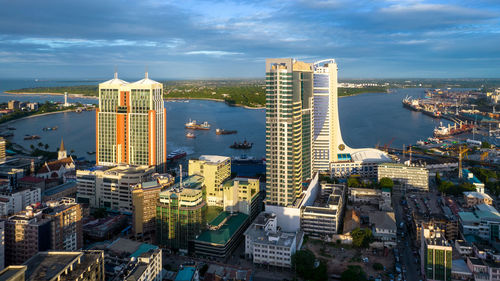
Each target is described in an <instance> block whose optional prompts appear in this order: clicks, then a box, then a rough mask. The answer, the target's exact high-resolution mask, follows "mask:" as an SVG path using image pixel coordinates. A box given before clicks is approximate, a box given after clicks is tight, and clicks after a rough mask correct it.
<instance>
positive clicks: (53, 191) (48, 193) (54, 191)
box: [43, 181, 76, 196]
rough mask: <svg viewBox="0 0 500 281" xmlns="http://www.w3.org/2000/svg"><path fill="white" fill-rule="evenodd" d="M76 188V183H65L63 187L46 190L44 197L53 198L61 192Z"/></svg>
mask: <svg viewBox="0 0 500 281" xmlns="http://www.w3.org/2000/svg"><path fill="white" fill-rule="evenodd" d="M74 187H76V181H68V182H66V183H63V184H61V185H58V186H55V187H52V188H50V189H47V190H45V191H44V192H43V195H44V196H52V195H54V194H57V193H59V192H62V191H64V190H67V189H71V188H74Z"/></svg>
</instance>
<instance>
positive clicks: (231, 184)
mask: <svg viewBox="0 0 500 281" xmlns="http://www.w3.org/2000/svg"><path fill="white" fill-rule="evenodd" d="M223 189H224V191H223V192H224V197H223V203H224V210H225V211H228V212H230V213H235V212H240V213H244V214H247V215H249V216H250V219H253V218H255V217H256V216H257V215H258V214H259V213H260V211H261V209H262V196H261V194H260V182H259V180H258V179H252V178H241V177H237V178H234V179H231V180H227V181H225V182H224V184H223Z"/></svg>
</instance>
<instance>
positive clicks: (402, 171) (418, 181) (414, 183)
mask: <svg viewBox="0 0 500 281" xmlns="http://www.w3.org/2000/svg"><path fill="white" fill-rule="evenodd" d="M377 177H378V180H379V181H380V180H381V179H382V178H390V179H392V180H393V181H394V183H395V187H399V188H402V189H403V190H419V191H427V190H429V171H428V170H427V168H425V167H423V166H407V165H404V164H399V163H383V164H379V165H378V174H377Z"/></svg>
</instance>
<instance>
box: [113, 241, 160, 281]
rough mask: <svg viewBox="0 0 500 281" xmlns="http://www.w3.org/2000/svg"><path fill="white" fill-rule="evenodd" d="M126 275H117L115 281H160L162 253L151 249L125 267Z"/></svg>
mask: <svg viewBox="0 0 500 281" xmlns="http://www.w3.org/2000/svg"><path fill="white" fill-rule="evenodd" d="M126 268H127V271H128V274H123V275H124V276H122V275H118V276H116V277H115V279H113V280H115V281H121V280H124V281H161V280H162V274H161V271H162V268H163V265H162V251H161V249H159V248H158V249H151V250H149V251H147V252H144V253H142V254H140V255H139V256H138V257H137V258H133V259H131V260H130V262H129V263H128V264H127V266H126Z"/></svg>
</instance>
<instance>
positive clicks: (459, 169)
mask: <svg viewBox="0 0 500 281" xmlns="http://www.w3.org/2000/svg"><path fill="white" fill-rule="evenodd" d="M467 151H469V149H468V148H467V147H466V146H465V145H464V146H459V147H458V179H461V178H462V177H463V174H462V155H463V154H464V153H466V152H467Z"/></svg>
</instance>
